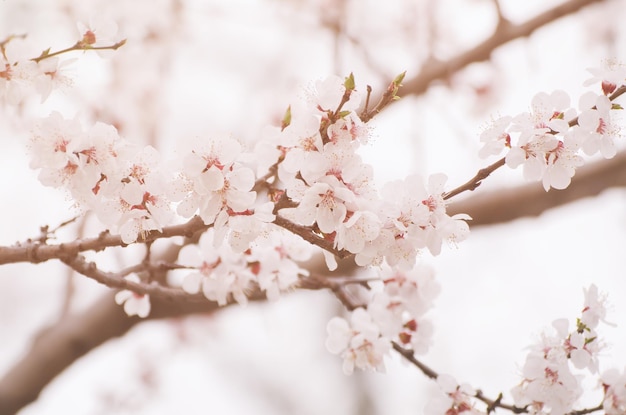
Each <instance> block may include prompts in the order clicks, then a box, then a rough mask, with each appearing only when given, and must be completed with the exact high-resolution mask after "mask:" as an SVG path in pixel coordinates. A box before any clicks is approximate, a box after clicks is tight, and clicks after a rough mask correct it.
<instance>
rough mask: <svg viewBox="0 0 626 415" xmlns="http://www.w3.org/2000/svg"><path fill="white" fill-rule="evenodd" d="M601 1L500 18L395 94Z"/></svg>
mask: <svg viewBox="0 0 626 415" xmlns="http://www.w3.org/2000/svg"><path fill="white" fill-rule="evenodd" d="M603 1H605V0H569V1H567V2H565V3H563V4H560V5H558V6H555V7H553V8H552V9H550V10H546V11H545V12H543V13H541V14H540V15H538V16H536V17H534V18H532V19H530V20H528V21H526V22H524V23H520V24H512V23H508V21H506V20H500V21H499V24H498V27H497V29H496V30H495V31H494V33H493V34H492V35H491V36H490V37H489V38H487V39H485V40H484V41H483V42H481V43H480V44H478V45H476V46H475V47H473V48H472V49H470V50H467V51H465V52H462V53H460V54H459V55H457V56H455V57H452V58H451V59H448V60H446V61H444V62H441V61H434V62H429V63H428V65H426V66H424V67H423V68H422V70H421V72H420V73H419V74H418V75H417V76H415V77H414V78H411V79H407V80H406V81H405V82H404V87H403V88H402V90H401V91H400V92H401V93H400V94H399V95H409V94H414V95H420V94H423V93H424V92H426V90H427V89H428V87H429V86H430V84H431V83H433V82H434V81H437V80H444V79H447V78H448V77H450V76H451V75H452V74H454V73H455V72H458V71H460V70H461V69H463V68H464V67H466V66H468V65H469V64H471V63H474V62H482V61H485V60H488V59H489V57H490V56H491V53H492V52H493V51H494V50H495V49H496V48H498V47H499V46H502V45H504V44H505V43H508V42H510V41H512V40H514V39H517V38H520V37H527V36H529V35H531V34H532V33H533V32H534V31H535V30H537V29H539V28H540V27H542V26H545V25H547V24H549V23H551V22H553V21H555V20H557V19H560V18H561V17H564V16H567V15H570V14H573V13H576V12H577V11H579V10H580V9H582V8H583V7H586V6H589V5H590V4H593V3H601V2H603Z"/></svg>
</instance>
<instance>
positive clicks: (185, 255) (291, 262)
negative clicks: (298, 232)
mask: <svg viewBox="0 0 626 415" xmlns="http://www.w3.org/2000/svg"><path fill="white" fill-rule="evenodd" d="M214 232H215V231H214V230H213V229H212V228H211V229H209V230H208V231H207V232H205V233H203V234H202V236H201V237H200V240H199V242H198V244H192V245H186V246H184V247H183V248H182V249H181V251H180V253H179V256H178V262H179V263H180V264H181V265H184V266H187V267H188V268H191V269H193V270H194V271H193V272H191V273H189V274H187V275H186V276H185V278H184V280H183V284H182V287H183V289H184V290H185V291H186V292H188V293H190V294H195V293H198V292H200V291H201V292H202V293H203V294H204V296H205V297H206V298H207V299H209V300H211V301H216V302H217V303H218V304H219V305H225V304H227V303H228V302H229V301H230V300H231V299H234V300H235V301H237V302H238V303H239V304H241V305H245V304H247V302H248V297H247V294H248V293H249V292H251V291H252V290H253V289H254V288H255V287H258V288H260V289H261V290H263V291H264V292H265V293H266V295H267V298H268V299H269V300H277V299H278V298H279V296H280V293H281V292H283V291H286V290H288V289H289V288H291V287H293V286H294V285H296V284H297V282H298V278H299V277H301V276H307V275H308V274H309V273H308V271H307V270H305V269H302V268H300V267H299V266H298V262H299V261H306V260H307V259H309V258H310V256H311V250H310V246H309V245H308V244H307V243H306V242H304V241H303V240H302V239H301V238H299V237H297V236H295V235H292V234H289V233H286V232H284V231H282V230H280V229H275V230H274V231H273V232H271V233H270V234H268V235H266V236H264V237H263V238H262V240H260V241H259V243H254V244H252V245H251V246H250V248H249V249H247V250H246V251H245V252H243V253H241V252H236V251H235V250H234V249H233V248H232V247H231V246H230V245H229V244H221V245H219V246H217V247H216V246H215V244H214Z"/></svg>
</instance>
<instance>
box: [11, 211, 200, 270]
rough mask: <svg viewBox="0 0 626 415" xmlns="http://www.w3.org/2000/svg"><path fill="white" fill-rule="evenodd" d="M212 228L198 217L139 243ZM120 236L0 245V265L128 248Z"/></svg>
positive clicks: (103, 235)
mask: <svg viewBox="0 0 626 415" xmlns="http://www.w3.org/2000/svg"><path fill="white" fill-rule="evenodd" d="M210 226H211V225H205V224H204V223H203V222H202V219H200V218H199V217H197V216H196V217H193V218H192V219H190V220H189V221H188V222H186V223H184V224H181V225H173V226H167V227H165V228H163V230H162V231H161V232H159V231H152V232H148V233H147V234H146V235H144V236H143V237H140V238H139V239H138V240H137V243H144V242H150V241H154V240H156V239H160V238H171V237H173V236H187V237H191V236H193V234H195V233H196V232H198V231H203V230H206V229H208V228H209V227H210ZM126 245H127V244H125V243H124V242H122V237H121V236H119V235H111V234H109V233H108V232H103V233H101V234H100V235H99V236H98V237H96V238H85V239H77V240H75V241H72V242H67V243H60V244H42V243H38V242H36V241H32V240H29V241H27V242H25V243H20V244H18V245H16V246H0V265H4V264H14V263H17V262H30V263H33V264H36V263H39V262H44V261H48V260H50V259H61V258H68V257H73V256H76V255H77V254H79V253H81V252H85V251H96V252H97V251H102V250H103V249H105V248H109V247H113V246H126Z"/></svg>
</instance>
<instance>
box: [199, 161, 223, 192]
mask: <svg viewBox="0 0 626 415" xmlns="http://www.w3.org/2000/svg"><path fill="white" fill-rule="evenodd" d="M200 180H201V182H202V185H203V186H204V188H205V189H206V190H208V191H210V192H215V191H218V190H222V189H223V188H224V175H223V174H222V171H221V170H219V169H218V168H217V167H215V166H212V167H211V168H209V169H208V170H207V171H205V172H204V173H202V175H201V176H200Z"/></svg>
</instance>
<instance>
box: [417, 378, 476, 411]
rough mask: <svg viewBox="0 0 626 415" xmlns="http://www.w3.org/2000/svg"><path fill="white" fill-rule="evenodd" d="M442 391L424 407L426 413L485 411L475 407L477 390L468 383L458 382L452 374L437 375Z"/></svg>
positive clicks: (438, 384)
mask: <svg viewBox="0 0 626 415" xmlns="http://www.w3.org/2000/svg"><path fill="white" fill-rule="evenodd" d="M437 386H439V390H440V393H439V394H438V395H437V396H435V397H433V398H432V399H431V400H430V401H428V404H427V405H426V407H425V408H424V415H442V414H445V415H457V414H463V415H478V414H483V413H484V412H481V411H479V410H478V409H476V408H475V407H474V402H473V397H474V395H476V391H475V390H474V388H472V387H471V386H470V385H468V384H467V383H463V384H460V385H459V384H458V383H457V381H456V380H455V379H454V378H453V377H452V376H450V375H445V374H441V375H439V376H437Z"/></svg>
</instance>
